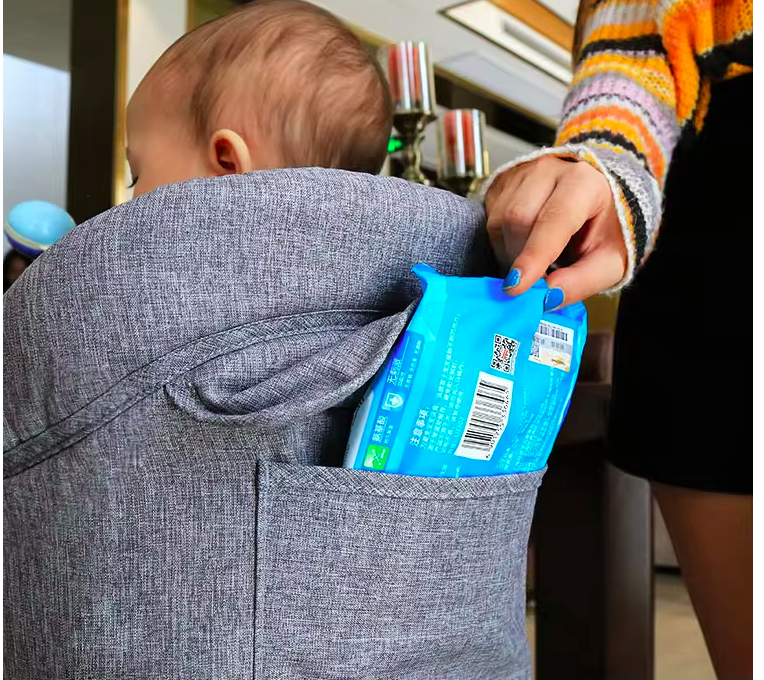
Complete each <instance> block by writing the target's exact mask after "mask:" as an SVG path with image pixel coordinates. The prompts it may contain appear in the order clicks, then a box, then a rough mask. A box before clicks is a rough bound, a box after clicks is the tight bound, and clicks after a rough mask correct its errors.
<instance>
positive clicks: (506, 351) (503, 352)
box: [491, 335, 520, 375]
mask: <svg viewBox="0 0 764 680" xmlns="http://www.w3.org/2000/svg"><path fill="white" fill-rule="evenodd" d="M519 347H520V343H519V342H518V341H517V340H514V339H513V338H508V337H507V336H506V335H494V336H493V358H492V359H491V368H493V369H495V370H497V371H501V372H502V373H509V375H514V374H515V357H517V350H518V348H519Z"/></svg>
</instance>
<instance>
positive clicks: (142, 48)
mask: <svg viewBox="0 0 764 680" xmlns="http://www.w3.org/2000/svg"><path fill="white" fill-rule="evenodd" d="M127 16H128V20H127V22H128V23H127V55H126V60H127V78H126V80H127V92H126V93H125V101H126V102H127V101H129V100H130V97H131V96H132V95H133V92H135V89H136V88H137V87H138V84H139V83H140V82H141V80H143V77H144V76H145V75H146V74H147V73H148V72H149V69H150V68H151V67H152V66H153V65H154V62H155V61H156V60H157V59H159V57H160V56H161V55H162V53H163V52H164V51H165V50H166V49H167V48H168V47H169V46H170V45H172V44H173V43H174V42H175V41H176V40H177V39H178V38H180V36H182V35H183V34H184V33H185V32H186V28H187V25H188V2H187V0H130V3H129V5H128V12H127ZM125 179H126V182H125V184H129V183H130V167H129V165H128V164H127V158H125ZM118 189H121V187H118ZM132 195H133V191H132V189H129V188H125V189H124V190H122V191H119V193H118V202H121V201H129V200H130V199H131V198H132Z"/></svg>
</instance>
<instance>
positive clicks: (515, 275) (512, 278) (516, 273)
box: [504, 269, 522, 288]
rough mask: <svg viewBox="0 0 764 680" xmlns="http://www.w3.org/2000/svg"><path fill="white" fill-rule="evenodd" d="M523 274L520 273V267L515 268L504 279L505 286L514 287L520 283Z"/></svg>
mask: <svg viewBox="0 0 764 680" xmlns="http://www.w3.org/2000/svg"><path fill="white" fill-rule="evenodd" d="M521 276H522V274H521V273H520V270H519V269H513V270H512V271H511V272H509V274H507V278H506V279H504V288H514V287H515V286H516V285H517V284H518V283H520V277H521Z"/></svg>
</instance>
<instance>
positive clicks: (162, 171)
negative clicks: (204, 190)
mask: <svg viewBox="0 0 764 680" xmlns="http://www.w3.org/2000/svg"><path fill="white" fill-rule="evenodd" d="M391 126H392V103H391V101H390V95H389V93H388V88H387V83H386V81H385V78H384V76H383V74H382V73H381V71H380V69H379V66H378V65H377V64H376V62H375V61H374V59H373V58H372V57H371V56H370V55H369V54H368V53H367V51H366V50H365V49H364V47H363V45H362V44H361V42H360V41H359V40H358V38H357V37H356V36H355V35H353V33H351V32H350V31H349V30H348V29H347V28H346V27H345V26H344V25H343V24H342V23H341V22H340V21H339V20H338V19H337V18H336V17H334V16H333V15H331V14H329V13H328V12H325V11H324V10H322V9H319V8H318V7H315V6H314V5H311V4H310V3H308V2H303V1H302V0H255V1H254V2H251V3H249V4H247V5H245V6H244V7H242V8H241V9H239V10H236V11H235V12H232V13H231V14H228V15H226V16H224V17H221V18H220V19H216V20H215V21H212V22H210V23H208V24H204V25H203V26H200V27H199V28H197V29H195V30H193V31H191V32H190V33H188V34H186V35H185V36H183V37H182V38H181V39H180V40H178V41H177V42H176V43H175V44H174V45H172V46H171V47H170V48H169V49H168V50H167V51H166V52H165V53H164V54H163V55H162V56H161V57H160V58H159V60H158V61H157V62H156V64H154V66H153V67H152V68H151V70H150V71H149V73H148V74H147V75H146V77H145V78H144V79H143V81H141V83H140V85H139V86H138V89H137V90H136V91H135V94H134V95H133V97H132V98H131V100H130V104H129V106H128V112H127V147H128V160H129V162H130V168H131V172H132V175H133V181H134V183H135V190H134V194H133V195H139V194H143V193H146V192H147V191H151V190H152V189H154V188H156V187H158V186H161V185H164V184H170V183H172V182H181V181H183V180H187V179H192V178H196V177H213V176H216V175H224V174H230V173H237V174H238V173H245V172H250V171H252V170H266V169H272V168H286V167H310V166H318V167H326V168H341V169H345V170H354V171H358V172H369V173H376V172H379V170H380V169H381V167H382V164H383V163H384V159H385V154H386V153H387V143H388V140H389V136H390V129H391Z"/></svg>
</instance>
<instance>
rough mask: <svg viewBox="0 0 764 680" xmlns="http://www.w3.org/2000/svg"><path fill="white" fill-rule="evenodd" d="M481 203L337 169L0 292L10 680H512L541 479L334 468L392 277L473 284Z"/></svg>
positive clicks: (175, 211)
mask: <svg viewBox="0 0 764 680" xmlns="http://www.w3.org/2000/svg"><path fill="white" fill-rule="evenodd" d="M483 219H484V216H483V212H482V209H481V208H480V207H479V206H476V205H474V204H471V203H468V202H467V201H464V200H461V199H458V198H456V197H454V196H452V195H450V194H447V193H445V192H441V191H438V190H435V189H427V188H424V187H418V186H414V185H411V184H408V183H405V182H403V181H399V180H395V179H390V178H382V177H371V176H366V175H355V174H350V173H345V172H340V171H328V170H313V169H309V170H285V171H276V172H264V173H254V174H251V175H248V176H233V177H224V178H218V179H214V180H195V181H192V182H186V183H183V184H180V185H173V186H169V187H165V188H162V189H159V190H157V191H155V192H153V193H151V194H148V195H146V196H142V197H140V198H138V199H136V200H135V201H132V202H130V203H128V204H125V205H122V206H119V207H116V208H114V209H112V210H110V211H108V212H106V213H104V214H103V215H100V216H98V217H96V218H94V219H93V220H90V221H89V222H87V223H85V224H83V225H80V226H79V227H77V229H75V230H74V231H73V232H71V233H70V234H69V235H68V236H67V237H65V238H64V239H63V240H62V241H61V242H59V243H58V244H57V245H56V246H54V247H53V248H51V249H50V251H48V252H47V253H46V254H45V255H43V256H42V257H41V258H40V259H39V260H38V261H36V262H35V263H34V265H32V266H31V267H30V268H29V269H28V270H27V271H26V272H25V273H24V275H23V276H22V278H21V279H20V280H19V282H17V283H16V284H15V285H14V286H13V287H12V288H11V290H10V291H9V292H8V293H7V294H6V295H5V296H4V306H5V313H4V331H5V342H4V358H3V364H4V414H3V415H4V419H3V426H4V440H3V445H4V475H5V484H4V537H3V538H4V555H5V566H4V569H5V582H4V583H5V586H4V588H5V593H4V616H5V640H4V645H5V655H4V667H5V673H6V677H8V678H10V679H11V680H41V679H43V678H45V679H47V678H51V679H53V678H55V679H62V680H63V679H69V678H72V679H74V678H77V679H83V680H84V679H86V678H87V679H96V680H101V679H103V680H107V679H109V680H111V679H119V678H125V679H127V678H130V679H138V678H140V679H153V678H157V679H171V678H172V679H174V678H178V679H180V678H183V679H184V680H185V679H189V678H192V679H198V680H206V679H216V680H218V679H219V680H238V679H240V678H247V679H249V678H257V679H259V680H279V679H281V678H284V679H294V680H299V679H302V678H315V679H321V680H329V679H333V678H338V679H339V678H348V679H351V678H352V679H354V680H355V679H359V680H360V679H369V680H388V679H389V680H397V679H401V680H403V679H408V678H410V679H412V680H413V679H422V680H435V679H436V678H442V679H446V678H455V679H459V680H470V679H473V678H474V679H475V680H477V679H486V680H500V679H511V678H526V677H529V676H530V660H529V650H528V644H527V640H526V636H525V624H524V613H525V606H524V597H525V592H524V586H525V557H526V545H527V540H528V532H529V528H530V521H531V515H532V511H533V504H534V501H535V495H536V489H537V487H538V485H539V483H540V478H541V475H540V473H539V474H533V475H514V476H508V477H497V478H488V479H459V480H442V479H417V478H412V477H404V476H390V475H381V474H377V473H364V472H359V471H350V470H344V469H341V468H338V467H337V466H338V465H339V464H340V462H341V460H342V456H343V453H344V447H345V443H346V441H347V436H348V432H349V427H350V419H351V418H352V413H353V408H354V406H355V404H356V403H357V401H358V398H359V396H360V394H361V393H362V390H363V386H364V384H365V383H366V382H367V381H368V380H369V378H370V377H371V376H372V375H373V374H374V373H375V371H376V370H377V368H378V367H379V366H380V365H381V363H382V362H383V360H384V358H385V356H386V355H387V353H388V352H389V350H390V348H391V347H392V345H393V343H394V342H395V340H396V338H397V337H398V335H399V333H400V332H401V330H402V329H403V328H404V326H405V324H406V322H407V320H408V318H409V317H410V313H411V305H412V303H413V302H415V300H416V298H417V296H418V292H419V291H418V284H417V282H416V280H415V278H414V277H413V276H412V275H411V274H410V273H409V269H410V267H411V266H412V265H413V264H415V263H416V262H419V261H425V262H428V263H430V264H432V265H433V266H435V267H436V268H437V269H439V270H440V271H443V272H444V273H465V274H473V275H475V274H486V273H490V271H489V269H490V266H491V265H490V258H489V256H488V249H487V245H486V241H485V234H484V230H483Z"/></svg>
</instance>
